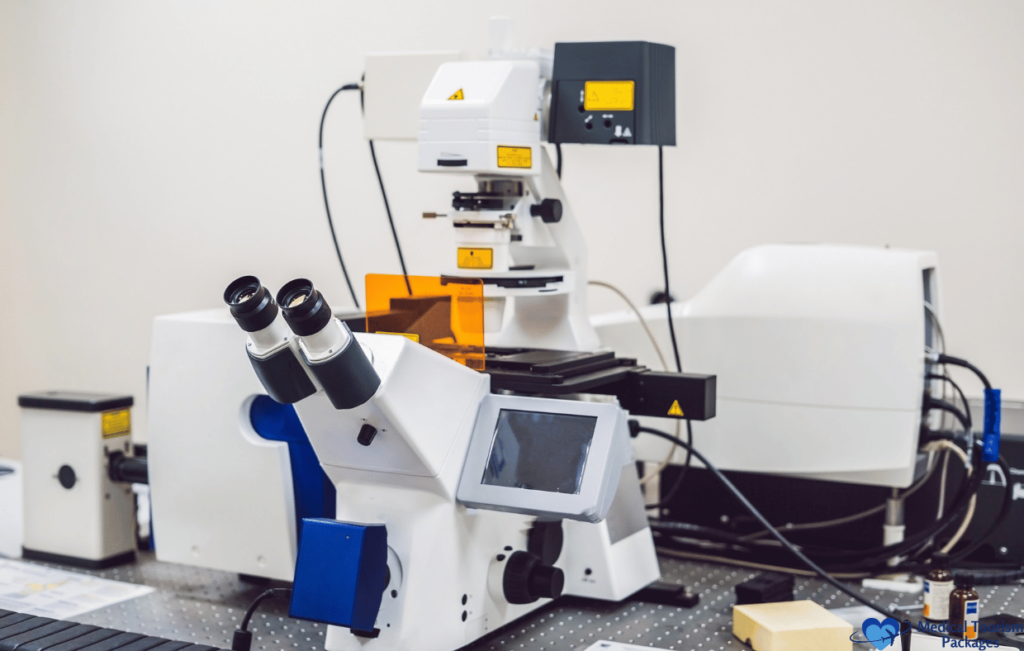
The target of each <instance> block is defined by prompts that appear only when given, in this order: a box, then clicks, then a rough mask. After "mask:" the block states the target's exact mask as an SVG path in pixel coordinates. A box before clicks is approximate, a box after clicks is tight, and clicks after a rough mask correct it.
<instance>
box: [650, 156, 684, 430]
mask: <svg viewBox="0 0 1024 651" xmlns="http://www.w3.org/2000/svg"><path fill="white" fill-rule="evenodd" d="M658 224H659V226H660V228H661V268H662V271H663V272H664V275H665V309H666V310H667V311H668V334H669V337H671V338H672V354H673V355H674V356H675V359H676V372H677V373H682V372H683V364H682V362H680V361H679V344H678V343H677V342H676V327H675V324H673V323H672V293H671V292H669V289H668V247H667V246H666V244H665V173H664V165H663V164H662V152H661V145H658ZM687 422H689V421H687Z"/></svg>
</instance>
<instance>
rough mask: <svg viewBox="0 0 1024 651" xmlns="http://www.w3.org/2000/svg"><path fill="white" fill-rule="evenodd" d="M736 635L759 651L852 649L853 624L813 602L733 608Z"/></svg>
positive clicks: (837, 650)
mask: <svg viewBox="0 0 1024 651" xmlns="http://www.w3.org/2000/svg"><path fill="white" fill-rule="evenodd" d="M732 634H733V635H735V636H736V637H738V638H739V639H740V641H741V642H745V643H747V644H749V645H750V646H752V647H753V648H754V650H755V651H851V649H852V648H853V642H851V641H850V636H851V635H853V627H852V626H850V625H849V624H847V623H846V622H845V621H843V620H842V619H840V618H839V617H837V616H836V615H833V614H832V613H830V612H829V611H827V610H825V609H824V608H822V607H821V606H819V605H818V604H816V603H814V602H813V601H785V602H782V603H769V604H748V605H744V606H734V607H733V609H732Z"/></svg>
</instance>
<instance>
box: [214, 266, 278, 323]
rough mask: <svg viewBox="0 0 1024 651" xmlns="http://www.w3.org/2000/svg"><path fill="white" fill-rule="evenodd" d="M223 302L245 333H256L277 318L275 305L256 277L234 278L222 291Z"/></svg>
mask: <svg viewBox="0 0 1024 651" xmlns="http://www.w3.org/2000/svg"><path fill="white" fill-rule="evenodd" d="M224 302H225V303H227V304H228V308H229V309H230V311H231V316H233V317H234V318H235V321H237V322H238V325H239V326H241V328H242V330H245V331H246V332H256V331H257V330H262V329H263V328H265V327H267V326H268V325H270V324H271V323H272V322H273V321H274V318H275V317H277V304H276V303H274V298H273V296H271V294H270V292H268V291H267V289H266V288H265V287H264V286H263V284H262V283H261V282H260V279H259V278H257V277H256V276H242V277H241V278H236V279H235V280H234V281H233V282H232V283H231V284H230V285H228V287H227V289H225V290H224Z"/></svg>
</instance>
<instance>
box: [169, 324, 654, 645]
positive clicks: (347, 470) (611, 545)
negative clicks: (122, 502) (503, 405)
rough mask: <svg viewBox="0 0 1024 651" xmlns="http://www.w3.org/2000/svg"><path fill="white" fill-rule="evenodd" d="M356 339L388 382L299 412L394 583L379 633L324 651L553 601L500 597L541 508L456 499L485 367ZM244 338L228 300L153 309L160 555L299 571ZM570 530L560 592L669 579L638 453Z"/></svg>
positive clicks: (343, 504) (285, 473) (268, 572)
mask: <svg viewBox="0 0 1024 651" xmlns="http://www.w3.org/2000/svg"><path fill="white" fill-rule="evenodd" d="M354 336H355V338H356V340H357V342H358V343H359V344H360V345H362V347H363V349H364V350H365V351H367V353H368V354H367V357H369V358H370V359H371V360H372V363H373V367H374V370H375V371H376V372H377V374H378V375H379V376H380V378H381V385H380V388H379V389H378V391H377V394H376V395H375V396H374V398H373V399H371V400H370V401H369V402H367V403H366V404H364V405H362V406H360V407H357V408H354V409H350V410H337V409H335V408H334V407H333V406H332V405H331V403H330V402H329V400H328V399H327V398H326V396H325V395H324V393H323V392H322V391H321V392H318V393H317V394H315V395H313V396H310V397H309V398H306V399H305V400H302V401H300V402H299V403H296V405H295V408H296V413H297V414H298V416H299V418H300V420H301V422H302V425H303V428H304V429H305V431H306V433H307V435H308V437H309V440H310V442H311V443H312V444H313V447H314V449H315V451H316V454H317V456H318V458H319V459H320V461H321V464H322V467H323V469H324V471H325V472H326V473H327V474H328V476H329V477H330V478H331V480H332V481H333V482H334V483H335V485H336V489H337V506H336V513H337V515H336V518H337V519H338V520H343V521H349V522H366V523H375V522H379V523H385V524H386V525H387V528H388V546H389V551H388V565H389V570H390V573H391V581H392V583H391V584H390V585H389V586H388V588H387V590H386V591H385V598H384V601H383V603H382V606H381V609H380V612H379V614H378V619H377V625H376V627H377V628H379V629H380V631H381V632H380V636H379V637H378V638H376V639H365V638H360V637H356V636H354V635H352V634H351V633H350V632H349V631H348V630H347V629H344V628H338V627H333V626H332V627H330V628H329V629H328V636H327V645H326V647H327V649H328V650H329V651H339V650H341V649H353V650H354V649H374V648H379V649H409V650H412V649H416V650H417V651H450V650H451V649H454V648H459V647H461V646H464V645H465V644H468V643H469V642H471V641H473V640H475V639H477V638H479V637H480V636H482V635H484V634H486V633H487V632H489V631H493V630H495V629H496V628H498V627H500V626H502V625H504V624H506V623H508V622H510V621H512V620H513V619H515V618H517V617H519V616H521V615H523V614H525V613H527V612H529V611H531V610H533V609H535V608H537V607H539V606H542V605H543V604H545V603H547V601H545V600H541V601H538V602H535V603H532V604H526V605H514V604H509V603H506V602H505V600H504V599H503V598H502V592H501V572H500V569H501V566H500V565H501V564H500V562H497V561H496V558H497V555H498V554H501V553H505V554H507V553H509V552H507V551H503V550H505V548H506V547H512V548H513V549H514V550H524V549H526V540H527V535H528V531H529V529H530V527H531V525H532V523H533V521H534V518H532V517H529V516H525V515H518V514H511V513H502V512H497V511H487V510H478V509H468V508H466V507H464V506H462V505H460V504H459V503H458V502H457V501H456V499H455V495H456V489H457V486H458V482H459V478H460V474H461V472H462V465H463V460H464V459H465V456H466V453H467V449H468V445H469V440H470V434H471V431H472V429H473V425H474V422H475V417H476V410H477V406H478V405H479V403H480V401H481V400H482V399H483V397H484V396H485V395H487V394H488V392H489V386H490V385H489V379H488V376H486V375H484V374H482V373H478V372H476V371H473V370H470V369H468V368H466V367H464V366H462V365H460V364H458V363H456V362H453V361H451V360H448V359H446V358H444V357H442V356H440V355H438V354H437V353H434V352H433V351H430V350H429V349H427V348H425V347H423V346H420V345H418V344H414V343H413V342H411V341H409V340H408V339H406V338H404V337H397V336H389V335H366V334H360V333H357V334H355V335H354ZM245 347H246V333H245V332H243V331H241V330H240V329H239V328H238V326H237V325H236V324H235V323H234V321H233V320H232V319H231V317H230V316H229V314H228V311H227V310H226V309H221V310H209V311H203V312H193V313H188V314H179V315H171V316H165V317H159V318H157V320H156V324H155V328H154V335H153V349H152V353H151V370H150V410H149V418H150V420H149V436H150V455H149V460H150V470H149V472H150V484H151V487H152V493H153V521H154V526H155V530H156V531H158V532H159V533H158V536H159V543H158V544H157V557H158V558H159V559H160V560H164V561H171V562H177V563H183V564H187V565H198V566H201V567H210V568H214V569H220V570H226V571H230V572H237V573H241V574H250V575H255V576H265V577H270V578H277V579H281V580H289V581H290V580H291V579H292V576H293V573H294V567H295V559H296V555H297V544H296V535H295V531H296V529H295V507H294V495H293V485H292V478H291V470H290V464H289V456H288V455H289V451H288V448H287V446H286V444H284V443H279V442H274V441H267V440H264V439H262V438H260V437H259V435H257V434H256V432H255V431H254V430H253V427H252V425H251V422H250V419H249V407H250V405H251V404H252V401H253V399H254V398H255V396H256V395H258V394H262V393H263V388H262V386H261V385H260V383H259V380H258V379H257V378H256V375H255V374H254V373H253V369H252V367H251V366H250V364H249V362H248V360H247V359H246V355H245V352H244V350H245ZM424 377H429V378H430V381H429V382H424V381H423V378H424ZM366 422H369V423H371V424H373V425H374V426H375V427H377V428H378V430H379V434H378V435H377V438H376V439H375V440H374V443H373V445H371V446H369V447H364V446H362V445H359V444H358V443H357V442H356V437H355V433H356V432H358V431H359V429H360V427H361V426H362V425H363V424H364V423H366ZM182 468H188V469H189V474H188V478H187V481H182V474H181V472H182V471H181V469H182ZM620 494H621V496H620ZM638 518H639V519H638ZM563 528H564V535H565V545H564V548H563V552H562V554H561V556H560V557H559V559H558V561H557V563H556V564H555V565H556V567H559V568H560V569H562V570H563V572H564V573H565V589H564V594H567V595H576V596H583V597H589V598H596V599H606V600H611V601H616V600H620V599H623V598H625V597H627V596H629V595H630V594H632V593H634V592H636V591H637V590H639V589H640V588H642V587H644V586H646V585H647V584H649V583H651V582H653V581H656V580H657V579H658V578H659V576H660V570H659V567H658V562H657V557H656V555H655V551H654V543H653V539H652V538H651V533H650V529H649V528H647V526H646V519H645V512H644V510H643V506H642V500H641V497H640V491H639V487H638V483H637V475H636V471H635V468H634V465H633V463H632V462H630V463H627V464H626V465H624V466H623V467H622V475H621V478H620V480H619V492H618V493H617V494H616V497H615V500H614V501H613V504H612V507H611V510H610V512H609V514H608V517H607V518H606V519H605V520H603V521H602V522H599V523H596V524H591V523H588V522H577V521H570V520H566V521H565V522H564V523H563ZM392 590H396V591H397V595H398V596H397V597H391V596H390V595H391V591H392ZM463 594H465V595H467V604H466V605H465V606H464V605H462V602H461V598H462V595H463ZM463 610H466V611H467V617H466V620H465V621H463V620H462V618H461V613H462V611H463ZM389 625H390V626H389Z"/></svg>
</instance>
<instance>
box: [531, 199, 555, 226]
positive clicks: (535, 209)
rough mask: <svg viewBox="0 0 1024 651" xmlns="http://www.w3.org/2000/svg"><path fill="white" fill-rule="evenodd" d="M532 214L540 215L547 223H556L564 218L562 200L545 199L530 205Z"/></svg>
mask: <svg viewBox="0 0 1024 651" xmlns="http://www.w3.org/2000/svg"><path fill="white" fill-rule="evenodd" d="M530 214H531V215H533V216H534V217H540V218H541V221H543V222H544V223H545V224H554V223H557V222H559V221H561V220H562V202H561V201H559V200H558V199H545V200H543V201H541V202H540V203H535V204H533V205H532V206H530Z"/></svg>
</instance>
